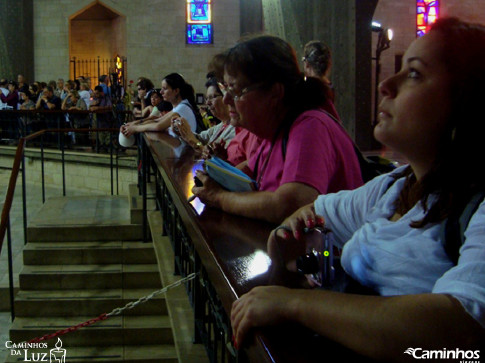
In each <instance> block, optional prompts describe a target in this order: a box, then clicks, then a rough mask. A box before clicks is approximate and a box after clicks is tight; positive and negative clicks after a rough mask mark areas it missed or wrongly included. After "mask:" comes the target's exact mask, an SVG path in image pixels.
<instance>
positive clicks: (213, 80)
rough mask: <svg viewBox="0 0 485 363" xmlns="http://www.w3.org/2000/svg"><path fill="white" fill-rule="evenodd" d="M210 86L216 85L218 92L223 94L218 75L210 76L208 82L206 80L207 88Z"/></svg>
mask: <svg viewBox="0 0 485 363" xmlns="http://www.w3.org/2000/svg"><path fill="white" fill-rule="evenodd" d="M209 87H215V89H216V90H217V92H218V93H219V94H220V95H222V91H221V89H220V87H219V83H218V80H217V78H216V77H212V78H209V79H208V80H207V82H205V88H209Z"/></svg>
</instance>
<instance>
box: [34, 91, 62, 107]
mask: <svg viewBox="0 0 485 363" xmlns="http://www.w3.org/2000/svg"><path fill="white" fill-rule="evenodd" d="M35 108H36V109H38V110H42V109H43V110H60V109H61V99H60V98H59V97H57V96H56V95H54V89H53V88H52V87H51V86H45V87H44V90H43V91H42V94H41V96H40V97H39V99H38V100H37V104H36V105H35Z"/></svg>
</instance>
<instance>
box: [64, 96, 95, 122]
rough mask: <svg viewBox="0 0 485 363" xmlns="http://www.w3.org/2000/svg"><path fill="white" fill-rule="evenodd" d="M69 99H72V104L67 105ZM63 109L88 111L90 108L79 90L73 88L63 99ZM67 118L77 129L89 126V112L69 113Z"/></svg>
mask: <svg viewBox="0 0 485 363" xmlns="http://www.w3.org/2000/svg"><path fill="white" fill-rule="evenodd" d="M69 100H70V105H71V106H67V104H68V101H69ZM61 109H62V110H66V111H72V110H77V111H86V110H87V109H88V108H87V106H86V103H85V102H84V100H83V99H82V98H81V96H80V95H79V92H78V91H76V90H71V91H69V93H68V94H67V96H66V97H65V98H64V101H62V106H61ZM67 120H68V121H69V122H70V123H71V125H72V126H73V127H74V128H76V129H80V128H85V127H89V114H87V113H86V114H82V113H78V114H75V113H72V114H68V118H67Z"/></svg>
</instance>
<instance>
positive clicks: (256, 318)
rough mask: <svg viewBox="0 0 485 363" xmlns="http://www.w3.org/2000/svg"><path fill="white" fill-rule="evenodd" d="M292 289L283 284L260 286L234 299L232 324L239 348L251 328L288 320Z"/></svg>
mask: <svg viewBox="0 0 485 363" xmlns="http://www.w3.org/2000/svg"><path fill="white" fill-rule="evenodd" d="M290 293H291V290H290V289H288V288H286V287H282V286H258V287H255V288H254V289H252V290H251V291H250V292H248V293H247V294H245V295H243V296H241V297H240V298H239V299H238V300H236V301H234V303H233V304H232V309H231V326H232V334H233V337H234V344H235V346H236V348H239V347H240V346H241V344H242V343H243V341H244V339H245V337H246V336H247V334H248V332H249V330H250V329H251V328H255V327H261V326H270V325H276V324H278V323H282V322H284V321H287V320H288V319H287V316H288V306H289V299H288V298H289V295H290Z"/></svg>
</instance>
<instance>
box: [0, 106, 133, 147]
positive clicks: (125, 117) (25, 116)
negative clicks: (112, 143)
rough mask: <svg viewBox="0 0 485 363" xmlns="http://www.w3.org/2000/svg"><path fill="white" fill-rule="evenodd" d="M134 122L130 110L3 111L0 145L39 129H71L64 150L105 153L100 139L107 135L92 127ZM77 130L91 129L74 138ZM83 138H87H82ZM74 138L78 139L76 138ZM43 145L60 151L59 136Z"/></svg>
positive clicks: (0, 114)
mask: <svg viewBox="0 0 485 363" xmlns="http://www.w3.org/2000/svg"><path fill="white" fill-rule="evenodd" d="M131 120H133V113H132V111H124V110H117V109H116V108H113V110H110V111H97V110H95V111H88V110H69V111H63V110H2V111H0V143H1V144H6V145H12V144H16V143H17V142H18V141H17V140H18V139H19V138H20V137H25V136H28V135H30V134H32V133H35V132H37V131H39V130H52V129H67V128H70V129H73V130H72V131H71V133H70V134H68V135H67V136H68V137H66V138H65V140H64V146H65V147H66V148H76V147H88V146H90V147H93V150H94V151H95V152H100V151H102V150H103V149H104V150H105V151H107V148H106V144H107V143H104V145H103V141H106V140H103V138H105V139H106V135H104V134H103V133H102V131H95V130H94V129H95V128H98V129H102V128H119V127H120V126H121V125H122V124H123V123H125V122H128V121H131ZM80 129H91V130H89V131H90V133H89V134H84V133H83V134H81V135H77V133H78V130H80ZM82 135H85V136H86V137H84V136H82ZM76 136H78V137H77V138H76ZM44 141H45V146H46V147H54V148H57V149H59V150H60V147H61V134H60V133H58V134H57V135H51V136H50V137H48V138H46V140H44Z"/></svg>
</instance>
